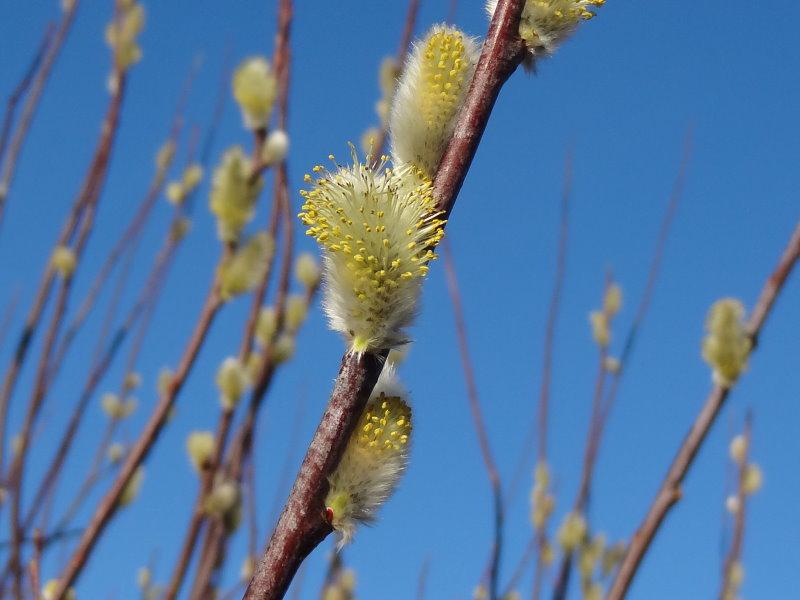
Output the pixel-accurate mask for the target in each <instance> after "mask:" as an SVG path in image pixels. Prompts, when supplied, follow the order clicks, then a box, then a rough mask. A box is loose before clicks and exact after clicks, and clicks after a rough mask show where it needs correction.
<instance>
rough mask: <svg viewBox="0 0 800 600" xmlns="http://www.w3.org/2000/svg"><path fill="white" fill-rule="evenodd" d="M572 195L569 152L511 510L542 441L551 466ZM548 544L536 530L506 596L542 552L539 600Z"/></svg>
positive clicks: (542, 460)
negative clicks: (529, 418) (530, 413)
mask: <svg viewBox="0 0 800 600" xmlns="http://www.w3.org/2000/svg"><path fill="white" fill-rule="evenodd" d="M571 193H572V152H571V151H569V152H568V153H567V156H566V159H565V162H564V187H563V190H562V193H561V209H560V217H559V228H558V232H559V233H558V249H557V254H556V272H555V279H554V282H553V291H552V293H551V296H550V305H549V307H548V309H547V322H546V325H545V333H544V348H543V350H542V381H541V384H540V385H539V398H538V403H537V409H536V419H534V424H535V426H532V427H530V428H529V430H528V434H527V435H526V437H525V441H524V443H523V446H522V448H523V449H522V453H521V454H520V457H519V459H518V460H517V466H516V468H515V469H514V475H513V478H512V480H511V483H510V485H509V486H508V491H507V493H506V499H505V502H506V508H508V505H509V504H510V503H511V501H512V498H513V496H514V494H515V493H516V490H517V489H518V487H519V484H520V481H521V480H522V474H523V473H524V472H525V465H526V464H528V456H529V455H530V454H531V452H532V450H533V444H534V441H536V440H538V444H537V452H536V458H537V463H538V464H546V463H547V431H548V426H549V417H548V415H549V412H550V387H551V382H552V378H553V345H554V342H555V333H556V325H557V322H558V315H559V313H560V311H561V296H562V291H563V288H564V279H565V277H566V271H567V248H568V246H569V212H570V211H569V209H570V196H571ZM546 541H547V538H546V531H545V529H544V528H542V529H540V530H535V531H534V532H533V536H532V537H531V540H530V541H529V543H528V546H527V547H526V549H525V551H524V552H523V554H522V556H521V558H520V561H519V563H518V564H517V567H516V568H515V569H514V572H513V574H512V576H511V578H510V579H509V582H508V585H507V587H506V590H507V592H506V593H508V592H510V591H511V590H512V589H514V588H515V587H516V586H517V584H518V582H519V580H520V578H521V577H522V575H523V573H524V572H525V568H526V566H527V564H528V561H529V560H530V559H531V557H532V556H533V555H534V551H536V550H537V549H538V554H537V556H536V569H535V573H534V580H533V594H532V595H531V597H532V598H533V600H538V598H539V594H540V592H541V584H542V582H541V578H542V577H541V576H542V571H543V567H544V564H543V562H542V549H543V547H544V544H545V542H546Z"/></svg>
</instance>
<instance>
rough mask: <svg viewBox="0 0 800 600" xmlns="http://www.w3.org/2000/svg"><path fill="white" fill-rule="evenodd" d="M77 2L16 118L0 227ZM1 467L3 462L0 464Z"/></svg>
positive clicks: (0, 191) (2, 174) (0, 187)
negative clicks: (43, 95)
mask: <svg viewBox="0 0 800 600" xmlns="http://www.w3.org/2000/svg"><path fill="white" fill-rule="evenodd" d="M79 3H80V0H74V1H73V2H72V3H71V4H70V5H69V6H67V7H66V10H65V11H64V13H63V14H62V15H61V20H60V21H59V23H58V28H57V29H56V31H55V34H54V35H53V38H52V41H51V42H50V43H49V44H47V50H46V51H45V54H44V56H43V57H42V60H41V64H40V65H39V68H38V70H37V71H36V75H35V76H34V79H33V81H32V83H31V85H30V91H29V92H28V97H27V99H26V101H25V105H24V106H23V108H22V115H21V116H20V118H19V122H18V123H17V127H16V129H15V130H14V135H13V137H12V139H11V142H10V144H9V146H8V154H7V155H6V156H5V162H3V163H2V170H0V223H2V219H3V214H4V212H3V211H4V209H5V203H6V199H7V198H8V193H9V190H10V189H11V183H12V180H13V178H14V172H15V171H16V166H17V160H18V159H19V155H20V152H21V151H22V146H23V145H24V143H25V138H26V137H27V135H28V131H29V130H30V127H31V123H32V122H33V117H34V115H35V114H36V109H37V107H38V106H39V100H40V99H41V97H42V93H43V92H44V88H45V84H46V83H47V80H48V77H49V76H50V71H52V69H53V65H54V64H55V61H56V58H58V55H59V53H60V51H61V47H62V46H63V45H64V41H65V40H66V39H67V34H68V33H69V31H70V28H71V27H72V23H73V21H74V20H75V13H76V11H77V10H78V4H79ZM0 464H2V461H0Z"/></svg>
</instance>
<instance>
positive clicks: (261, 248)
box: [219, 232, 275, 300]
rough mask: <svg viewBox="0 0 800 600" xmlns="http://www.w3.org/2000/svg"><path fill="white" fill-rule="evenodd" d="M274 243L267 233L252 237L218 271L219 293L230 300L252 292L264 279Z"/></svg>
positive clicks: (224, 298)
mask: <svg viewBox="0 0 800 600" xmlns="http://www.w3.org/2000/svg"><path fill="white" fill-rule="evenodd" d="M274 250H275V242H274V241H273V239H272V236H270V235H269V234H268V233H266V232H263V233H258V234H256V235H254V236H252V237H251V238H250V239H249V240H247V242H245V243H244V245H242V247H241V248H239V249H238V250H237V251H236V252H235V253H234V255H233V256H231V257H230V258H229V259H228V260H226V261H225V262H224V263H223V264H222V265H221V266H220V270H219V293H220V296H221V297H222V299H223V300H230V299H231V298H234V297H235V296H239V295H241V294H244V293H246V292H249V291H251V290H253V288H255V287H256V285H258V282H259V281H261V279H262V278H263V277H264V274H265V273H266V270H267V264H268V262H269V259H270V256H272V253H273V251H274Z"/></svg>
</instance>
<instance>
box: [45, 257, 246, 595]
mask: <svg viewBox="0 0 800 600" xmlns="http://www.w3.org/2000/svg"><path fill="white" fill-rule="evenodd" d="M230 252H231V247H230V246H227V245H226V246H225V250H224V251H223V253H222V258H221V259H220V263H221V262H222V261H224V260H225V258H226V257H227V256H228V255H229V254H230ZM222 304H223V301H222V298H221V296H220V293H219V285H218V282H217V281H216V277H215V280H214V282H213V284H212V286H211V289H210V290H209V292H208V295H207V296H206V300H205V302H204V304H203V308H202V309H201V311H200V317H199V318H198V321H197V323H196V325H195V329H194V331H193V332H192V335H191V337H190V339H189V342H188V344H187V346H186V348H185V349H184V351H183V355H182V356H181V359H180V361H179V363H178V367H177V368H176V370H175V373H174V375H173V376H172V377H171V378H170V381H169V384H168V385H167V386H166V389H165V390H164V391H163V392H162V393H161V396H160V398H159V400H158V403H157V405H156V407H155V409H154V411H153V413H152V414H151V415H150V419H149V420H148V422H147V424H146V425H145V428H144V430H143V431H142V433H141V434H140V436H139V438H138V439H137V440H136V442H135V443H134V445H133V447H132V448H131V451H130V453H129V454H128V456H127V457H126V459H125V462H124V464H123V465H122V467H121V469H120V472H119V474H118V475H117V478H116V479H115V481H114V483H113V484H112V486H111V489H110V490H109V491H108V492H107V493H106V494H105V496H103V498H102V499H101V501H100V503H99V505H98V507H97V510H96V511H95V513H94V514H93V515H92V518H91V520H90V521H89V524H88V526H87V527H86V529H85V531H84V533H83V535H82V536H81V539H80V541H79V542H78V546H77V548H76V549H75V551H74V552H73V554H72V556H71V557H70V559H69V562H68V563H67V566H66V567H65V569H64V571H63V573H62V574H61V576H60V577H59V585H58V588H57V590H56V592H55V594H54V598H55V600H63V597H64V593H65V592H66V590H67V589H68V588H69V586H70V585H72V583H73V582H74V581H75V579H76V578H77V577H78V575H79V574H80V572H81V571H82V570H83V567H84V565H85V564H86V561H87V560H88V559H89V556H90V554H91V552H92V550H93V549H94V546H95V544H96V543H97V540H98V539H99V537H100V535H101V534H102V532H103V531H104V530H105V528H106V526H107V525H108V523H109V522H110V521H111V519H112V518H113V516H114V514H115V513H116V510H117V508H118V501H119V498H120V496H121V495H122V492H123V490H124V489H125V486H126V485H127V484H128V481H130V479H131V477H132V476H133V474H134V472H135V471H136V470H137V469H138V468H139V465H141V463H142V462H143V461H144V459H145V458H146V457H147V455H148V454H149V453H150V450H151V449H152V447H153V445H154V444H155V442H156V440H157V439H158V436H159V435H160V434H161V431H162V429H163V427H164V424H165V423H166V421H167V417H168V416H169V412H170V410H171V408H172V406H173V404H174V402H175V399H176V398H177V396H178V393H179V392H180V390H181V388H182V387H183V385H184V383H185V382H186V379H187V378H188V376H189V373H190V372H191V369H192V367H193V366H194V362H195V360H196V359H197V355H198V354H199V352H200V348H201V347H202V345H203V343H204V342H205V340H206V337H207V334H208V331H209V329H210V328H211V324H212V323H213V321H214V318H215V317H216V315H217V313H218V312H219V309H220V307H221V306H222Z"/></svg>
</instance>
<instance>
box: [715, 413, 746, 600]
mask: <svg viewBox="0 0 800 600" xmlns="http://www.w3.org/2000/svg"><path fill="white" fill-rule="evenodd" d="M742 436H743V439H744V452H743V453H742V457H741V459H740V461H739V477H738V482H737V486H736V511H735V512H734V513H733V538H732V539H731V545H730V548H729V549H728V554H727V555H726V556H725V561H724V562H723V563H722V582H721V584H720V592H719V599H720V600H731V599H732V598H733V597H734V596H735V595H736V590H735V589H734V590H731V589H730V587H731V573H732V572H733V569H734V566H735V565H736V564H737V563H738V562H739V561H740V560H741V558H742V548H743V547H744V524H745V507H746V504H747V490H746V484H745V482H746V478H747V472H748V469H749V468H750V465H749V462H748V458H749V453H750V443H751V440H752V438H753V415H752V413H751V412H750V411H747V416H746V417H745V420H744V433H743V434H742Z"/></svg>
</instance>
